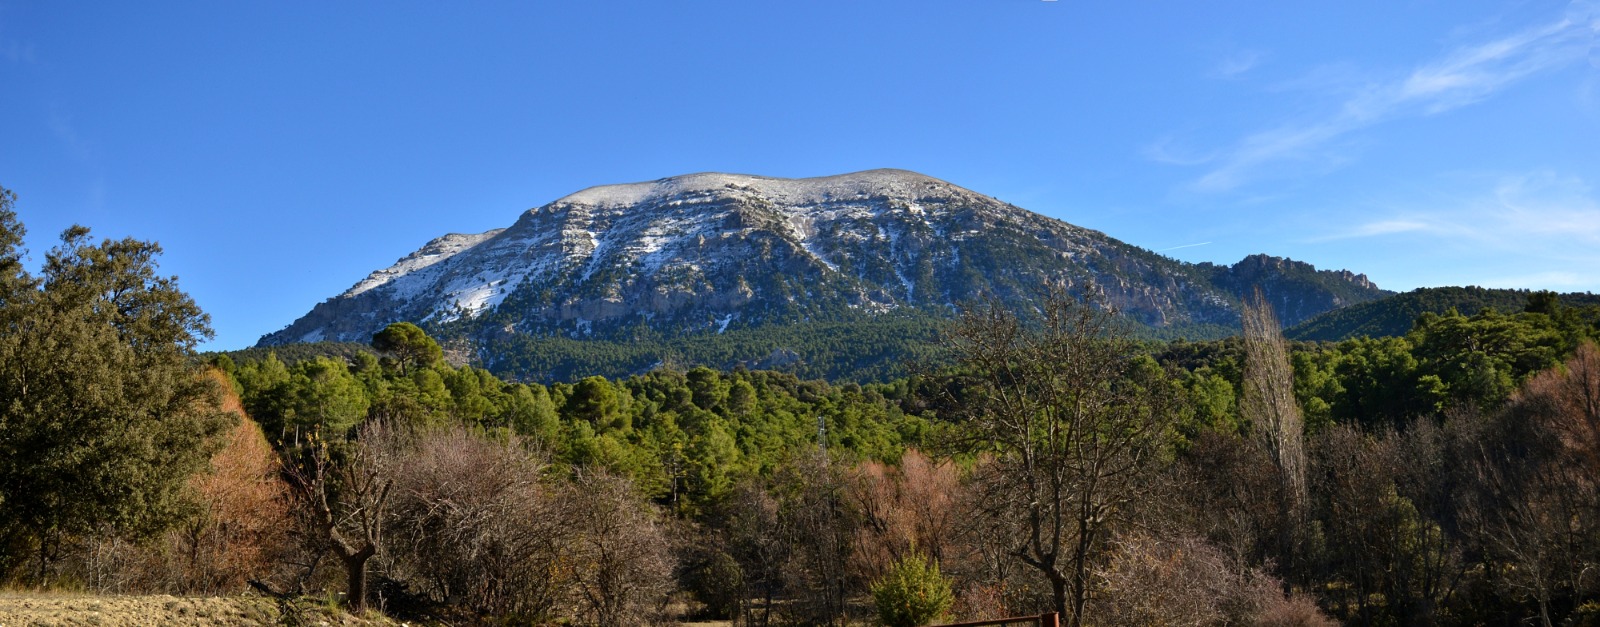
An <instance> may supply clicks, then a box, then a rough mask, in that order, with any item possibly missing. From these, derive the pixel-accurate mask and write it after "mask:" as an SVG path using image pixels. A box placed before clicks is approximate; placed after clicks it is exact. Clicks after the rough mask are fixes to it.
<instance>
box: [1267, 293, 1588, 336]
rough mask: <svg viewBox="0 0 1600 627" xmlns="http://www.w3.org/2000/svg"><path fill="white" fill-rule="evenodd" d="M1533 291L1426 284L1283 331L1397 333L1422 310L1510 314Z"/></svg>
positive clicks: (1578, 300)
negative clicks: (1490, 310) (1486, 311)
mask: <svg viewBox="0 0 1600 627" xmlns="http://www.w3.org/2000/svg"><path fill="white" fill-rule="evenodd" d="M1533 297H1534V293H1533V292H1529V291H1528V290H1505V289H1485V288H1481V287H1425V288H1421V289H1417V290H1412V291H1410V292H1406V293H1404V294H1396V295H1393V296H1388V297H1385V298H1382V299H1379V300H1374V301H1370V302H1365V303H1360V304H1356V305H1351V306H1349V307H1346V308H1343V309H1338V310H1333V311H1328V312H1326V313H1323V314H1321V315H1319V316H1317V317H1315V318H1312V319H1310V320H1307V321H1305V322H1304V323H1301V324H1299V325H1296V326H1294V327H1292V328H1290V329H1288V330H1286V331H1284V335H1286V336H1288V337H1289V338H1291V339H1296V340H1307V341H1317V340H1321V341H1339V340H1348V339H1352V338H1358V337H1398V336H1401V335H1405V333H1406V332H1407V331H1409V330H1411V325H1412V324H1413V323H1415V322H1416V321H1417V318H1418V317H1419V316H1421V315H1422V314H1425V313H1432V314H1443V313H1446V312H1448V311H1450V310H1452V309H1453V310H1455V311H1459V312H1461V313H1463V314H1466V315H1469V316H1470V315H1473V314H1477V313H1479V312H1482V311H1484V310H1486V309H1493V310H1495V311H1498V312H1500V313H1504V314H1510V313H1516V312H1519V311H1523V310H1524V309H1527V308H1528V307H1530V301H1529V299H1530V298H1533ZM1537 298H1538V299H1539V300H1538V302H1537V303H1534V304H1532V305H1531V306H1532V307H1533V308H1534V309H1539V310H1544V309H1548V308H1550V307H1551V306H1552V305H1553V304H1555V303H1559V304H1561V305H1562V306H1565V307H1569V308H1571V307H1577V308H1582V307H1584V306H1587V305H1600V294H1555V293H1549V294H1544V295H1540V296H1538V297H1537ZM1552 299H1553V300H1552Z"/></svg>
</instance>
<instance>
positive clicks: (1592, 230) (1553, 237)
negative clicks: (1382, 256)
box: [1308, 172, 1600, 267]
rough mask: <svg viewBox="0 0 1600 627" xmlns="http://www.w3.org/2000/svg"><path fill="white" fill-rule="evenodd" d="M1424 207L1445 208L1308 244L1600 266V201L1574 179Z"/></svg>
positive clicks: (1529, 180) (1503, 187) (1543, 176)
mask: <svg viewBox="0 0 1600 627" xmlns="http://www.w3.org/2000/svg"><path fill="white" fill-rule="evenodd" d="M1427 204H1429V205H1431V206H1445V207H1449V208H1448V209H1445V210H1431V211H1405V210H1401V211H1396V214H1397V215H1395V216H1393V217H1386V218H1382V219H1378V220H1373V221H1370V222H1367V223H1365V224H1361V225H1358V226H1356V227H1354V228H1351V229H1348V230H1346V231H1343V232H1340V233H1334V234H1331V235H1326V236H1323V237H1318V238H1313V239H1310V240H1308V241H1309V242H1329V241H1338V240H1352V239H1362V238H1374V237H1387V236H1395V235H1409V236H1412V237H1416V236H1426V237H1431V238H1435V239H1443V240H1446V241H1451V242H1455V243H1458V244H1465V245H1470V246H1474V247H1479V248H1483V249H1491V250H1500V251H1506V252H1511V253H1516V254H1527V255H1539V256H1546V257H1549V258H1552V259H1565V260H1569V261H1585V262H1591V263H1593V264H1595V265H1594V267H1600V201H1597V200H1596V199H1595V198H1594V196H1593V194H1592V192H1591V191H1590V189H1589V187H1588V186H1587V185H1586V184H1585V183H1584V182H1583V181H1582V180H1579V179H1577V178H1572V177H1559V176H1556V175H1554V174H1551V173H1547V172H1537V173H1533V174H1528V175H1523V176H1516V177H1507V178H1504V179H1501V180H1500V181H1499V182H1498V183H1496V184H1495V185H1494V186H1493V188H1492V189H1489V190H1487V191H1486V192H1485V193H1483V194H1481V195H1480V196H1479V197H1477V198H1476V199H1458V200H1455V201H1451V202H1440V201H1438V200H1430V201H1427Z"/></svg>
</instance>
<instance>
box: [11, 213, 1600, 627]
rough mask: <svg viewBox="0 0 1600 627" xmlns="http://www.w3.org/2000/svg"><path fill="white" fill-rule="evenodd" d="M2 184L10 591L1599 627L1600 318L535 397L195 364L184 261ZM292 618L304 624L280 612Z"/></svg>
mask: <svg viewBox="0 0 1600 627" xmlns="http://www.w3.org/2000/svg"><path fill="white" fill-rule="evenodd" d="M11 202H12V197H11V196H10V195H9V193H5V194H0V325H3V327H0V328H3V331H0V581H3V582H4V583H5V584H6V585H8V586H10V587H12V588H20V589H43V588H48V589H71V590H85V591H92V592H101V593H122V594H131V593H145V594H181V595H234V594H240V593H243V592H245V591H250V590H253V591H255V592H256V593H259V594H262V595H264V596H266V597H267V598H271V599H275V600H276V601H277V602H278V603H279V604H280V606H281V607H285V608H288V607H293V606H294V605H295V604H305V603H314V604H315V603H321V604H323V605H339V606H344V607H346V608H348V609H349V610H351V611H353V612H356V613H362V612H365V613H368V614H369V615H377V614H382V615H387V616H390V617H394V618H397V619H401V620H406V621H411V622H418V623H432V624H530V625H557V624H565V625H603V626H612V625H647V624H671V623H673V622H674V621H677V620H683V619H687V618H695V619H707V620H709V619H722V620H732V621H733V622H734V624H736V625H752V626H755V625H759V626H763V627H765V626H769V625H771V626H776V625H840V626H842V625H870V624H884V625H895V626H898V625H923V624H930V623H933V624H937V623H938V622H941V621H957V620H973V619H985V618H996V617H1001V616H1008V615H1021V614H1037V613H1041V612H1050V611H1054V612H1060V613H1061V615H1062V617H1063V623H1064V624H1068V625H1074V626H1076V625H1125V624H1164V625H1326V624H1335V623H1340V622H1342V623H1346V624H1359V625H1427V624H1485V625H1524V624H1540V625H1556V624H1592V623H1596V622H1600V576H1597V575H1596V574H1595V572H1594V571H1595V570H1596V567H1597V566H1600V489H1597V488H1600V349H1597V348H1596V345H1595V343H1594V340H1595V338H1596V337H1597V336H1600V310H1596V309H1594V308H1575V307H1569V306H1564V305H1562V304H1561V302H1559V301H1558V300H1556V299H1554V298H1553V297H1552V296H1551V295H1547V294H1538V293H1535V294H1533V295H1531V296H1530V297H1529V298H1528V302H1526V303H1525V304H1524V306H1523V307H1522V309H1521V310H1520V311H1508V312H1495V311H1492V310H1490V311H1484V312H1473V315H1463V314H1461V313H1457V312H1450V313H1447V314H1443V315H1433V314H1426V315H1423V316H1421V317H1419V318H1418V319H1417V320H1416V322H1415V324H1414V326H1413V328H1412V330H1411V331H1410V332H1409V333H1408V334H1406V335H1404V336H1403V337H1392V338H1383V339H1358V340H1350V341H1345V342H1339V343H1289V342H1286V341H1285V340H1284V339H1283V338H1282V336H1281V334H1280V333H1279V332H1278V329H1277V323H1276V322H1275V321H1274V320H1273V318H1272V314H1271V311H1270V310H1269V309H1268V308H1267V307H1265V306H1264V305H1260V304H1259V301H1256V302H1254V303H1252V304H1251V305H1250V306H1249V307H1248V308H1247V311H1246V315H1245V324H1244V333H1243V334H1242V335H1241V336H1239V337H1235V338H1230V339H1226V340H1218V341H1207V342H1183V341H1173V342H1163V343H1149V342H1139V341H1134V340H1131V339H1129V338H1128V337H1127V336H1126V335H1125V334H1124V333H1123V332H1122V330H1121V329H1120V327H1119V326H1118V319H1117V318H1116V317H1115V316H1113V315H1111V314H1110V313H1109V312H1105V311H1102V310H1100V309H1097V308H1096V307H1093V306H1091V305H1085V304H1083V303H1080V302H1077V301H1075V300H1073V299H1071V298H1069V297H1066V296H1065V295H1061V296H1058V297H1056V298H1052V299H1049V300H1048V301H1047V302H1041V303H1038V312H1037V313H1038V315H1037V316H1031V317H1030V318H1028V319H1026V320H1019V319H1018V318H1017V316H1016V315H1014V314H1013V313H1011V312H1009V311H1006V310H1004V309H1003V308H1000V307H998V306H994V305H988V306H986V305H984V304H981V303H980V304H977V305H974V306H971V307H968V308H967V313H966V314H965V316H964V317H963V319H962V320H961V321H959V322H958V323H957V324H955V325H953V326H952V327H951V328H950V329H949V330H948V331H947V333H946V337H947V339H946V341H945V346H946V347H947V349H948V350H949V351H950V354H951V356H952V358H953V363H954V364H955V365H954V366H952V367H948V368H939V369H937V370H934V371H930V372H923V373H919V374H916V375H913V376H908V377H905V378H902V379H899V380H896V381H893V382H889V383H877V384H868V385H861V384H855V383H848V382H832V383H829V382H822V381H808V380H801V379H799V378H797V377H796V376H794V375H792V374H787V373H783V372H773V371H748V370H742V369H736V370H733V371H715V370H711V369H708V368H693V369H690V370H687V371H683V370H677V369H670V368H669V369H657V370H654V371H651V372H649V373H647V374H642V375H637V376H630V377H627V378H622V379H606V378H601V377H589V378H584V379H580V380H577V381H573V382H568V383H555V384H552V385H548V386H546V385H541V384H537V383H520V382H511V381H504V380H501V379H499V378H497V377H495V376H494V375H492V374H490V373H489V372H488V371H486V370H483V369H481V368H477V367H474V366H472V365H460V366H456V365H451V364H450V363H449V362H448V361H447V360H445V359H444V353H443V351H442V350H441V348H440V346H439V344H438V343H437V342H435V341H434V340H433V339H432V338H430V337H428V335H427V334H426V333H424V332H423V330H422V329H420V328H418V327H416V326H414V325H411V324H409V323H397V324H394V325H390V326H389V327H388V328H387V329H385V330H384V331H383V332H382V333H379V334H377V335H376V336H375V337H374V338H373V341H372V345H371V349H372V350H371V351H343V352H340V353H337V354H316V353H315V351H298V352H294V351H289V350H285V351H283V354H284V358H282V359H280V356H279V355H278V354H275V353H271V352H267V353H265V354H262V353H259V352H256V353H249V354H240V355H239V358H238V359H235V358H233V357H230V356H228V355H221V354H218V355H210V356H201V355H197V354H196V353H195V352H194V347H195V345H196V343H197V342H198V340H199V339H200V338H203V337H206V336H207V334H208V333H209V330H208V325H207V319H206V317H205V315H204V314H203V313H202V312H200V310H199V309H198V308H197V307H196V306H195V305H194V303H193V301H192V300H190V299H189V298H188V297H187V296H186V295H184V294H183V293H182V292H181V291H179V290H178V289H177V286H176V284H175V280H174V279H171V278H166V277H162V276H160V275H159V274H157V272H156V265H155V257H156V255H157V254H158V253H159V249H158V248H157V247H155V246H154V245H153V244H149V243H144V242H138V241H134V240H120V241H113V240H106V241H100V242H96V241H94V240H92V239H91V238H90V237H89V235H88V231H87V230H86V229H82V228H74V229H71V230H69V231H68V232H67V233H66V234H65V235H64V237H63V239H62V242H61V244H60V245H59V246H58V247H57V248H56V249H54V250H52V251H51V252H49V253H48V254H47V256H46V259H45V263H44V265H43V267H42V270H41V271H40V273H39V275H38V276H33V275H31V274H29V273H28V272H26V271H25V270H24V268H23V267H22V265H21V262H20V260H21V256H22V251H21V248H20V245H21V233H22V227H21V225H20V224H18V223H17V221H16V218H15V214H14V213H12V212H11V211H10V204H11ZM284 615H285V616H288V614H284Z"/></svg>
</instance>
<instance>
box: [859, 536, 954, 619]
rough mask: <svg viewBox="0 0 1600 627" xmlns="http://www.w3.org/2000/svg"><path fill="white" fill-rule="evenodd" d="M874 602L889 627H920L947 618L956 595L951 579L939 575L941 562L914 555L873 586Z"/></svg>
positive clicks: (880, 617)
mask: <svg viewBox="0 0 1600 627" xmlns="http://www.w3.org/2000/svg"><path fill="white" fill-rule="evenodd" d="M872 600H873V602H874V603H875V604H877V606H878V620H879V621H881V622H882V623H883V624H884V625H885V626H886V627H918V626H919V625H927V624H929V623H932V622H933V621H934V620H937V619H939V618H940V617H943V616H944V614H945V612H946V611H949V609H950V604H951V603H952V602H954V601H955V595H954V594H952V593H951V592H950V580H948V579H945V577H944V575H941V574H939V562H937V561H933V562H930V561H929V560H927V559H926V558H924V557H922V554H920V553H913V554H912V555H910V556H908V557H906V558H905V559H903V560H900V561H899V562H896V563H895V565H894V568H891V569H890V570H889V574H887V575H884V577H883V579H879V580H878V581H876V582H874V583H873V584H872Z"/></svg>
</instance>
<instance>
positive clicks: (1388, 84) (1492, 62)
mask: <svg viewBox="0 0 1600 627" xmlns="http://www.w3.org/2000/svg"><path fill="white" fill-rule="evenodd" d="M1596 5H1600V0H1584V1H1582V2H1574V3H1572V5H1571V6H1569V8H1568V10H1567V11H1566V13H1565V15H1564V16H1563V17H1561V18H1560V19H1557V20H1553V21H1551V22H1548V23H1545V24H1540V25H1538V26H1534V27H1530V28H1526V29H1524V30H1521V31H1518V32H1515V33H1511V34H1507V35H1502V36H1500V37H1498V38H1495V39H1491V40H1488V41H1482V42H1478V43H1475V44H1471V45H1464V46H1459V47H1457V48H1454V49H1452V50H1449V51H1446V52H1445V53H1443V54H1442V55H1440V56H1439V57H1438V58H1435V59H1433V60H1430V61H1428V62H1425V63H1421V64H1419V65H1417V66H1415V67H1413V68H1412V69H1410V70H1409V71H1406V72H1402V73H1400V74H1397V75H1394V76H1391V77H1389V78H1388V79H1385V80H1376V81H1370V80H1369V81H1368V82H1367V83H1366V84H1365V85H1363V86H1361V87H1359V88H1356V89H1353V90H1349V91H1347V92H1346V95H1344V96H1343V97H1342V98H1343V99H1342V101H1341V102H1339V103H1338V105H1337V106H1336V107H1335V108H1334V110H1332V111H1331V112H1329V113H1326V114H1323V115H1321V116H1314V117H1312V118H1310V119H1308V120H1302V121H1297V122H1291V123H1284V124H1280V125H1278V126H1275V127H1272V128H1268V129H1265V130H1261V131H1258V132H1255V133H1252V134H1249V135H1247V136H1245V137H1244V138H1242V139H1240V140H1239V141H1238V142H1236V143H1235V144H1234V145H1233V146H1232V147H1231V148H1228V149H1226V150H1224V151H1222V152H1221V154H1220V156H1218V157H1217V159H1216V163H1215V165H1214V166H1213V167H1212V168H1211V169H1210V170H1209V171H1208V172H1206V173H1205V174H1203V175H1201V176H1200V177H1199V178H1198V179H1197V180H1195V181H1194V183H1193V187H1194V189H1196V190H1198V191H1203V192H1219V191H1228V190H1232V189H1235V188H1237V187H1238V186H1240V185H1242V184H1244V183H1246V182H1248V181H1250V180H1253V179H1256V178H1258V177H1260V176H1262V175H1263V174H1265V172H1264V171H1265V170H1270V169H1272V168H1275V167H1281V166H1283V165H1284V164H1286V163H1293V162H1312V163H1326V162H1327V161H1328V160H1329V159H1330V158H1332V157H1333V156H1334V155H1330V152H1331V151H1332V148H1333V147H1334V146H1336V145H1337V143H1338V142H1339V141H1340V140H1342V139H1345V138H1346V136H1348V135H1350V134H1352V133H1354V132H1356V131H1359V130H1361V129H1364V128H1367V127H1370V126H1373V125H1376V124H1380V123H1383V122H1387V121H1390V120H1393V119H1396V118H1401V117H1407V116H1426V115H1434V114H1438V113H1442V112H1445V111H1449V110H1451V109H1455V108H1458V107H1462V106H1466V105H1470V104H1472V103H1475V102H1479V101H1481V100H1484V99H1486V98H1489V97H1492V96H1493V95H1494V94H1496V93H1498V92H1501V91H1503V90H1505V89H1506V88H1507V87H1509V86H1511V85H1512V84H1514V83H1516V82H1517V81H1520V80H1522V79H1524V78H1526V77H1528V76H1530V75H1533V74H1535V73H1538V72H1541V71H1544V70H1548V69H1552V68H1556V67H1561V66H1565V65H1569V64H1571V63H1575V62H1585V61H1587V60H1588V59H1589V58H1590V57H1591V56H1593V55H1595V54H1597V53H1596V52H1595V51H1594V47H1595V42H1596V33H1597V32H1600V11H1596V10H1594V8H1593V7H1595V6H1596ZM1308 80H1309V78H1308ZM1147 152H1148V151H1147Z"/></svg>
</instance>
